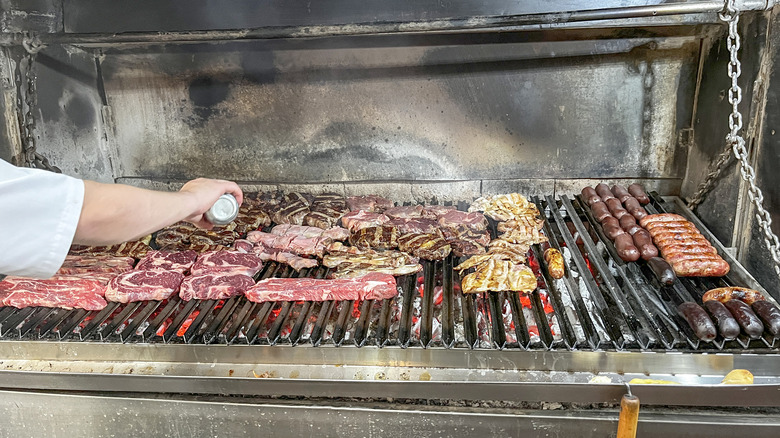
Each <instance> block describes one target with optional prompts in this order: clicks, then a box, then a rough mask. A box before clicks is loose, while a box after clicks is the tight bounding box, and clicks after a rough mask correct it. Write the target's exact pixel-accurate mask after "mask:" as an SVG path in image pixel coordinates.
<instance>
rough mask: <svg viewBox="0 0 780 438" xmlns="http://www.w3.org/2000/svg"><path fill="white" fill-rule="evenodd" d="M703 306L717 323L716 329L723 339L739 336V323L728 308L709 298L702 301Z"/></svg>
mask: <svg viewBox="0 0 780 438" xmlns="http://www.w3.org/2000/svg"><path fill="white" fill-rule="evenodd" d="M704 308H705V309H707V313H709V314H710V316H711V317H712V319H713V320H715V323H716V324H717V325H718V331H719V332H720V335H721V336H723V338H724V339H727V340H730V339H734V338H736V337H737V336H739V324H737V320H736V319H734V316H732V315H731V312H729V309H727V308H726V306H724V305H723V303H721V302H720V301H715V300H710V301H705V302H704Z"/></svg>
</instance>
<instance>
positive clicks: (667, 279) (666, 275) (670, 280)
mask: <svg viewBox="0 0 780 438" xmlns="http://www.w3.org/2000/svg"><path fill="white" fill-rule="evenodd" d="M647 266H649V267H650V270H651V271H653V274H654V275H655V278H657V279H658V281H660V282H661V283H662V284H665V285H667V286H671V285H673V284H674V280H676V279H677V275H675V273H674V269H672V267H671V266H670V265H669V263H666V260H664V259H662V258H661V257H652V258H650V259H649V260H648V261H647Z"/></svg>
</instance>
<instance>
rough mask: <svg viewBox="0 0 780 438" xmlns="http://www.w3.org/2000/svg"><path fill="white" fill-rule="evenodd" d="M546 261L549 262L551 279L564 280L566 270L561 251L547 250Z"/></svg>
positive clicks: (548, 268) (545, 253)
mask: <svg viewBox="0 0 780 438" xmlns="http://www.w3.org/2000/svg"><path fill="white" fill-rule="evenodd" d="M544 261H545V262H547V271H548V272H549V273H550V277H552V278H555V279H559V278H563V274H564V269H565V268H564V265H563V256H562V255H561V252H560V251H558V250H557V249H555V248H547V250H545V251H544Z"/></svg>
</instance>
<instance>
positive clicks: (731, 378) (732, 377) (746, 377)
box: [720, 370, 753, 385]
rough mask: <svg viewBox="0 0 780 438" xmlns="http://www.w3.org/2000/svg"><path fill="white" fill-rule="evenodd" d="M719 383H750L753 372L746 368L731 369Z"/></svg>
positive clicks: (751, 382)
mask: <svg viewBox="0 0 780 438" xmlns="http://www.w3.org/2000/svg"><path fill="white" fill-rule="evenodd" d="M720 383H722V384H724V385H752V384H753V373H751V372H750V371H748V370H731V371H730V372H729V373H728V374H726V377H724V378H723V380H722V381H721V382H720Z"/></svg>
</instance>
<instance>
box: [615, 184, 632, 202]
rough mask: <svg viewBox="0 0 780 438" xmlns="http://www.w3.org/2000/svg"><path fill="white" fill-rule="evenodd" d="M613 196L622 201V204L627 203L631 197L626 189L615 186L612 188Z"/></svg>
mask: <svg viewBox="0 0 780 438" xmlns="http://www.w3.org/2000/svg"><path fill="white" fill-rule="evenodd" d="M612 194H613V195H615V197H616V198H618V199H619V200H620V202H626V199H627V198H630V197H631V194H630V193H628V190H626V188H625V187H623V186H620V185H617V184H615V185H614V186H612Z"/></svg>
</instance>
